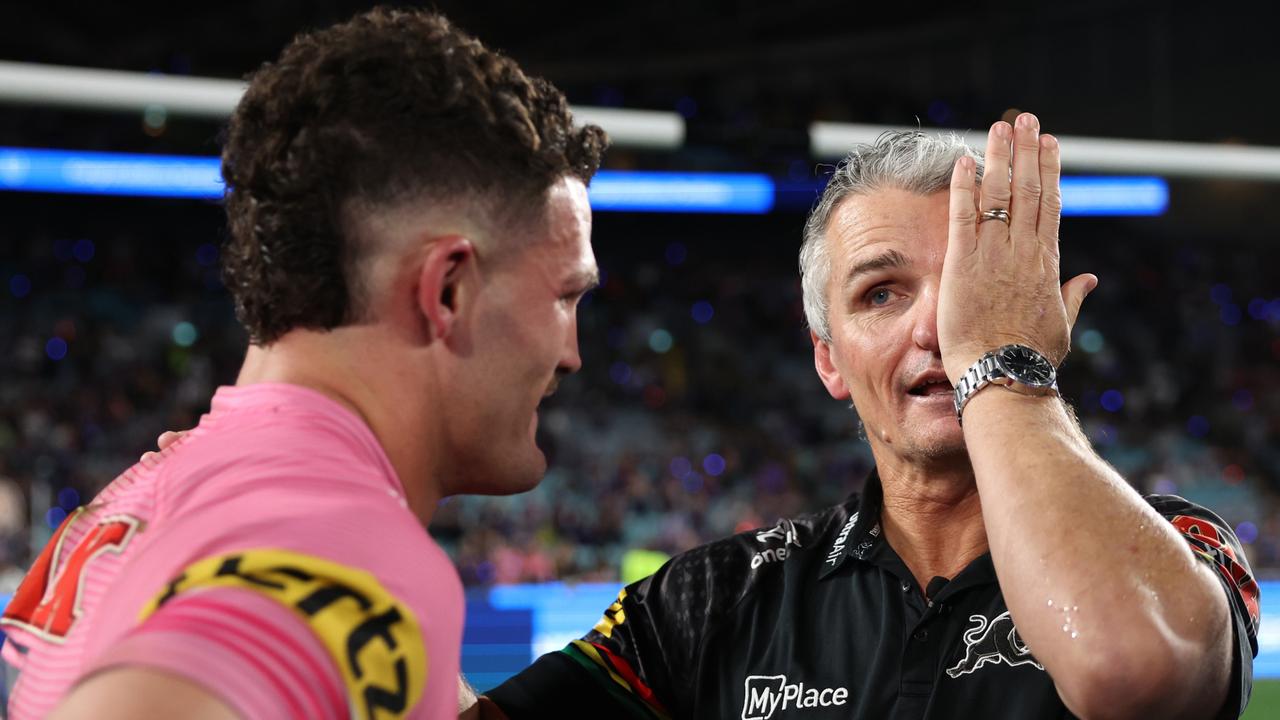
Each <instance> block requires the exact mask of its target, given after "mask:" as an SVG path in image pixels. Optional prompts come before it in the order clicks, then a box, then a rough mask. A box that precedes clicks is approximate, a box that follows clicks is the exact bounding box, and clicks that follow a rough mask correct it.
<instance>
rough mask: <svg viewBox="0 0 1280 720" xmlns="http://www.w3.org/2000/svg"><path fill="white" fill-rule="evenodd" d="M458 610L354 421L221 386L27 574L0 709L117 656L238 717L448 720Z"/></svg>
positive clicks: (454, 590) (55, 693)
mask: <svg viewBox="0 0 1280 720" xmlns="http://www.w3.org/2000/svg"><path fill="white" fill-rule="evenodd" d="M462 615H463V600H462V587H461V583H460V582H459V580H458V576H457V573H456V572H455V571H454V568H453V565H452V564H451V563H450V561H449V559H448V557H447V556H446V555H445V554H444V552H443V551H441V549H440V547H439V546H437V545H436V544H435V542H433V541H432V540H431V538H430V537H429V536H428V535H427V533H426V531H425V530H424V529H423V528H422V526H421V524H420V523H419V522H418V520H417V518H416V517H415V516H414V515H413V514H412V513H411V512H410V511H409V509H408V506H407V504H406V503H405V500H404V495H403V491H402V488H401V485H400V482H399V480H398V479H397V477H396V474H395V472H394V470H393V469H392V467H391V464H390V462H389V461H388V460H387V457H386V455H385V454H384V453H383V451H382V448H381V447H380V446H379V445H378V441H377V439H376V438H375V437H374V435H373V433H372V432H371V431H370V430H369V428H368V427H367V426H366V425H365V424H364V423H363V422H362V421H361V420H360V419H359V418H357V417H356V416H355V415H354V414H352V413H351V412H350V411H348V410H347V409H345V408H344V407H342V406H340V405H339V404H337V403H335V402H334V401H332V400H330V399H328V398H326V397H324V396H323V395H320V394H319V393H316V392H314V391H311V390H308V389H305V388H301V387H297V386H292V385H250V386H246V387H224V388H221V389H219V390H218V392H217V394H216V395H215V396H214V398H213V408H212V411H211V412H210V413H209V414H208V415H206V416H205V417H204V418H202V419H201V421H200V425H199V426H198V427H196V428H195V429H194V430H192V431H191V432H190V433H188V434H187V435H186V436H185V437H184V438H183V439H182V440H181V441H179V442H178V443H177V444H175V445H174V446H172V447H170V448H169V449H168V450H166V451H165V452H164V453H163V454H162V455H161V456H160V458H159V459H158V460H156V461H153V462H148V463H139V464H138V465H135V466H133V467H132V468H130V469H129V470H128V471H126V472H125V473H124V474H123V475H121V476H120V477H119V478H117V479H116V480H115V481H114V482H112V483H111V485H109V486H108V487H107V488H106V489H105V490H103V491H102V493H101V494H100V495H98V497H97V498H95V499H94V500H93V502H92V503H90V504H89V505H88V506H86V507H85V508H82V509H81V510H79V511H77V512H76V513H75V514H73V515H72V516H71V517H69V518H68V519H67V520H66V521H65V522H64V523H63V524H62V526H61V527H60V528H59V529H58V531H57V533H55V535H54V537H53V540H51V541H50V543H49V545H48V546H47V547H46V548H45V551H44V552H43V553H42V554H41V556H40V558H39V559H38V560H37V561H36V563H35V564H34V565H33V566H32V568H31V570H30V571H29V572H28V574H27V578H26V579H25V580H24V581H23V584H22V587H20V588H19V589H18V592H17V593H16V594H15V596H14V599H13V601H12V602H11V604H10V606H9V609H8V610H7V611H6V613H5V616H4V619H3V621H0V622H3V625H4V630H5V632H6V634H7V635H8V638H9V639H8V641H7V642H6V643H5V646H4V651H3V655H4V659H5V661H6V662H7V663H8V665H9V668H8V669H7V670H8V672H9V673H10V674H12V673H15V672H16V673H17V681H16V685H14V688H13V692H12V695H11V698H10V703H9V712H10V715H9V717H10V718H13V719H14V720H24V719H26V718H39V717H44V716H45V715H46V714H48V713H49V711H50V710H52V709H53V708H54V707H55V706H56V705H57V703H58V702H59V701H60V700H61V699H62V698H63V697H64V696H65V695H66V694H67V692H68V691H69V690H70V689H71V687H72V685H73V684H74V683H75V682H76V681H77V680H78V679H80V678H83V677H85V676H86V675H87V674H89V673H92V672H95V671H97V670H101V669H104V668H110V667H118V666H122V665H133V666H142V667H147V668H153V669H158V670H162V671H167V672H171V673H174V674H177V675H180V676H182V677H184V678H186V679H188V680H190V681H193V682H195V683H197V684H199V685H201V686H203V687H204V688H206V689H207V690H209V691H210V692H212V693H213V694H215V695H217V696H218V697H220V698H222V700H223V701H224V702H226V703H227V704H228V705H230V706H231V707H233V708H235V709H236V710H237V711H238V712H239V713H240V714H241V715H243V716H244V717H247V718H378V719H385V718H401V717H404V718H443V717H453V716H455V715H456V713H457V684H458V655H459V648H460V646H461V641H462ZM12 680H13V678H12V677H10V681H11V682H12Z"/></svg>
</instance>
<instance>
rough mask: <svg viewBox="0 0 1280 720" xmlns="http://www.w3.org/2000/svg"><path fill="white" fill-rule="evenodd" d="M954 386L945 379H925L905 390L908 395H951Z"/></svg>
mask: <svg viewBox="0 0 1280 720" xmlns="http://www.w3.org/2000/svg"><path fill="white" fill-rule="evenodd" d="M954 392H955V388H953V387H951V383H949V382H947V381H946V380H927V381H925V382H922V383H920V384H918V385H915V386H914V387H912V388H911V389H909V390H907V394H908V395H915V396H917V397H928V396H931V395H951V394H953V393H954Z"/></svg>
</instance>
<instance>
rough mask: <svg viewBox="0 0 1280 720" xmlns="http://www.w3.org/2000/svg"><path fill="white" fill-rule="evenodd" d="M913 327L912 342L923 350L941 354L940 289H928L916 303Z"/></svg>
mask: <svg viewBox="0 0 1280 720" xmlns="http://www.w3.org/2000/svg"><path fill="white" fill-rule="evenodd" d="M912 310H914V311H915V312H914V315H915V317H914V319H913V322H912V327H911V340H912V342H914V343H915V344H916V346H917V347H919V348H921V349H922V350H928V351H929V352H931V353H934V354H938V355H940V354H941V350H940V349H939V347H938V289H937V288H936V287H932V288H928V289H926V290H925V291H924V292H923V293H921V294H920V297H919V300H917V301H916V303H915V306H914V307H913V308H912Z"/></svg>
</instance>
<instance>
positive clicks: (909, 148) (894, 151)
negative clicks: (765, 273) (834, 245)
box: [800, 130, 982, 342]
mask: <svg viewBox="0 0 1280 720" xmlns="http://www.w3.org/2000/svg"><path fill="white" fill-rule="evenodd" d="M966 155H967V156H969V157H971V158H973V159H975V160H976V161H977V163H978V181H979V182H981V181H982V153H980V152H978V151H977V150H974V149H973V148H971V147H969V146H968V145H966V144H965V143H964V139H963V138H961V137H960V136H959V135H956V134H954V133H947V134H944V135H926V134H925V133H923V132H919V131H916V130H911V131H902V132H887V133H885V134H883V135H881V136H880V137H879V138H877V139H876V141H875V142H874V143H871V144H869V145H858V146H856V147H854V149H853V151H852V152H850V153H849V156H848V157H846V158H845V159H844V160H843V161H842V162H841V163H840V164H839V165H838V166H837V167H836V170H835V173H833V174H832V175H831V180H830V181H829V182H828V183H827V187H826V189H825V190H823V191H822V197H820V198H818V202H817V204H816V205H814V207H813V212H811V213H810V214H809V219H808V220H807V221H805V224H804V243H803V244H802V245H801V246H800V286H801V288H802V289H803V291H804V315H805V319H806V320H808V321H809V327H810V328H811V329H812V330H813V332H814V333H815V334H817V336H818V337H819V338H821V339H822V340H824V341H826V342H830V341H831V325H830V323H828V321H827V311H828V307H827V279H828V277H829V276H830V275H831V253H830V251H829V249H828V248H827V238H826V233H827V225H828V224H829V223H830V222H831V215H832V213H833V212H835V209H836V206H838V205H839V204H840V202H841V201H843V200H844V199H845V198H847V197H849V196H850V195H861V194H866V193H869V192H871V191H873V190H879V189H882V188H897V189H900V190H906V191H908V192H913V193H918V194H920V195H931V194H933V193H935V192H937V191H939V190H946V189H947V188H948V187H950V185H951V173H952V170H953V169H954V168H955V164H956V160H959V159H960V158H961V157H964V156H966Z"/></svg>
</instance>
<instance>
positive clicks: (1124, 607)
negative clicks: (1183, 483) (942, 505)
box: [964, 390, 1233, 718]
mask: <svg viewBox="0 0 1280 720" xmlns="http://www.w3.org/2000/svg"><path fill="white" fill-rule="evenodd" d="M964 429H965V441H966V444H967V445H968V447H969V455H970V458H971V459H972V461H973V466H974V473H975V475H976V477H977V482H978V493H979V496H980V497H981V498H982V510H983V517H984V518H985V522H986V527H987V537H988V541H989V542H990V545H991V556H992V559H993V561H994V564H995V568H996V574H997V576H998V577H999V579H1000V587H1001V588H1002V590H1003V591H1004V597H1005V601H1006V603H1007V604H1008V606H1009V610H1010V612H1011V614H1012V615H1013V617H1014V618H1015V619H1016V621H1017V624H1018V630H1019V632H1020V633H1021V634H1022V636H1023V638H1024V639H1025V640H1026V642H1027V644H1028V645H1030V646H1031V648H1032V649H1033V652H1035V654H1036V657H1037V658H1038V659H1040V661H1041V662H1042V663H1043V664H1044V666H1045V669H1046V670H1048V671H1049V673H1050V674H1051V675H1052V676H1053V678H1054V680H1055V682H1056V683H1057V685H1058V691H1059V693H1060V694H1061V696H1062V699H1063V702H1064V703H1066V705H1067V706H1068V707H1069V708H1070V709H1071V710H1072V712H1074V713H1075V714H1077V715H1079V716H1081V717H1089V718H1095V717H1162V718H1207V717H1212V716H1213V715H1214V713H1215V712H1216V711H1217V710H1218V709H1219V708H1220V707H1221V706H1222V703H1223V701H1224V699H1225V698H1226V695H1227V683H1228V682H1229V680H1230V673H1231V651H1232V636H1233V635H1232V631H1231V620H1230V617H1229V614H1228V613H1229V610H1228V607H1227V598H1226V596H1225V595H1224V593H1223V592H1222V587H1221V585H1220V584H1219V582H1218V580H1217V579H1216V578H1215V577H1214V576H1213V574H1212V573H1213V571H1212V570H1211V569H1210V568H1209V567H1208V566H1206V565H1205V564H1204V563H1202V562H1200V561H1199V560H1197V559H1196V558H1195V557H1194V555H1193V554H1192V552H1191V550H1190V548H1189V547H1188V545H1187V543H1186V542H1185V541H1184V540H1183V539H1182V537H1181V536H1179V534H1178V532H1177V531H1176V530H1175V529H1174V528H1173V526H1172V525H1171V524H1170V523H1169V522H1168V520H1166V519H1165V518H1163V517H1161V516H1160V515H1159V514H1158V513H1156V512H1155V510H1153V509H1152V508H1151V506H1150V505H1148V504H1147V503H1146V502H1145V501H1144V500H1143V499H1142V498H1141V497H1139V495H1138V494H1137V493H1136V492H1135V491H1134V490H1133V489H1132V488H1130V487H1129V485H1128V484H1127V483H1126V482H1125V481H1124V479H1123V478H1121V477H1120V476H1119V475H1117V474H1116V472H1115V471H1114V470H1113V469H1111V468H1110V467H1109V466H1108V465H1107V464H1106V463H1104V462H1103V461H1102V460H1101V459H1100V458H1098V456H1097V455H1096V454H1094V452H1093V450H1092V448H1090V446H1089V443H1088V442H1087V441H1086V439H1085V438H1084V437H1083V436H1082V435H1081V433H1080V432H1079V430H1077V429H1076V427H1075V423H1074V422H1073V421H1072V419H1071V418H1070V417H1069V416H1068V414H1067V411H1066V409H1065V408H1064V407H1063V406H1062V404H1061V403H1060V402H1058V401H1057V400H1056V399H1053V398H1049V399H1042V398H1028V397H1024V396H1019V395H1015V394H1013V393H1010V392H1005V391H1001V390H988V391H985V392H983V393H980V394H979V396H975V397H974V399H973V402H971V403H970V406H969V408H967V409H966V410H965V422H964Z"/></svg>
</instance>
